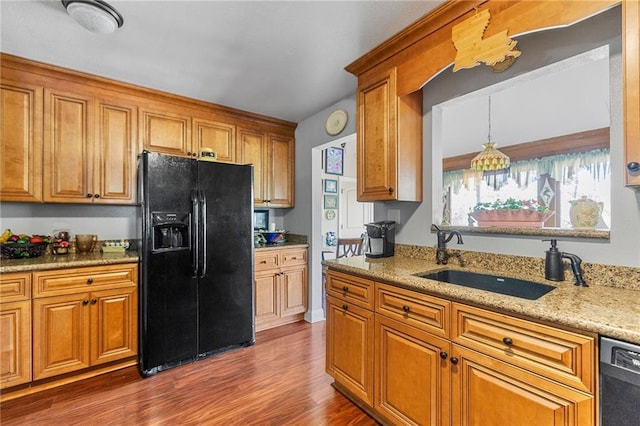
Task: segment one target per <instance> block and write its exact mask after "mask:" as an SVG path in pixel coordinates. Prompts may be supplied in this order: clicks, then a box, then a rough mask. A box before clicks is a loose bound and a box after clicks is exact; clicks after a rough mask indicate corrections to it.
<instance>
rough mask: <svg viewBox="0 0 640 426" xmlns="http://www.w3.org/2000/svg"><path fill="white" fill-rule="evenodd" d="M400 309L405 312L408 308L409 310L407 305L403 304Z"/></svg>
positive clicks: (407, 311)
mask: <svg viewBox="0 0 640 426" xmlns="http://www.w3.org/2000/svg"><path fill="white" fill-rule="evenodd" d="M402 310H403V311H405V312H406V313H409V310H410V309H409V306H407V305H404V306H403V307H402Z"/></svg>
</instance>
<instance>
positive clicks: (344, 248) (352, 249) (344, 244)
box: [336, 237, 364, 259]
mask: <svg viewBox="0 0 640 426" xmlns="http://www.w3.org/2000/svg"><path fill="white" fill-rule="evenodd" d="M363 241H364V239H363V238H362V237H360V238H338V246H337V247H336V259H339V258H341V257H351V256H360V255H361V254H362V244H363Z"/></svg>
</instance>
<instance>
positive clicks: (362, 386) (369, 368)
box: [326, 296, 374, 405]
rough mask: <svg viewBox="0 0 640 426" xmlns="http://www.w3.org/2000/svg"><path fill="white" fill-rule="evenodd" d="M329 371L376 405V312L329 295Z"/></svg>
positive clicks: (327, 361)
mask: <svg viewBox="0 0 640 426" xmlns="http://www.w3.org/2000/svg"><path fill="white" fill-rule="evenodd" d="M326 317H327V328H326V333H327V347H326V351H327V354H326V369H327V373H329V374H330V375H331V376H332V377H333V378H334V379H335V381H336V383H339V384H340V385H342V386H343V387H344V388H345V389H346V390H347V391H349V392H351V393H352V394H353V395H355V396H356V397H357V398H358V399H360V400H361V401H363V402H364V403H366V404H367V405H373V340H374V337H373V333H374V328H373V327H374V323H373V312H372V311H370V310H367V309H364V308H361V307H359V306H357V305H354V304H352V303H349V302H346V301H344V300H340V299H338V298H336V297H333V296H327V310H326Z"/></svg>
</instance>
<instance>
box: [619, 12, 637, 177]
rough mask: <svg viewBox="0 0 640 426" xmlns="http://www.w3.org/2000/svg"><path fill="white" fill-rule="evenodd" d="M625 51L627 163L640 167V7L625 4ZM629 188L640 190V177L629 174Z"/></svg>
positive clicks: (626, 174) (626, 175)
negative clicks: (636, 187)
mask: <svg viewBox="0 0 640 426" xmlns="http://www.w3.org/2000/svg"><path fill="white" fill-rule="evenodd" d="M622 9H623V16H622V19H623V28H625V29H626V32H625V33H624V34H623V40H624V41H623V48H624V60H623V63H624V68H625V69H624V117H625V120H624V133H625V137H624V139H625V162H626V164H629V163H631V162H636V163H640V142H639V141H640V31H639V29H640V3H638V2H637V1H624V2H622ZM625 177H626V183H627V185H633V186H640V173H638V172H634V173H633V174H632V173H629V171H628V170H627V173H625Z"/></svg>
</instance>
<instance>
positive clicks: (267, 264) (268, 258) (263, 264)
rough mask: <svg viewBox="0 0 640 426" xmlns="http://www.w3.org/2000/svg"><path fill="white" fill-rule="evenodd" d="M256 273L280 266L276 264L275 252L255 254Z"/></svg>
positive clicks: (276, 254)
mask: <svg viewBox="0 0 640 426" xmlns="http://www.w3.org/2000/svg"><path fill="white" fill-rule="evenodd" d="M255 257H256V265H255V270H256V271H264V270H267V269H274V268H278V267H279V266H280V264H279V262H278V258H279V256H278V252H277V251H260V252H257V253H256V256H255Z"/></svg>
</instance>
